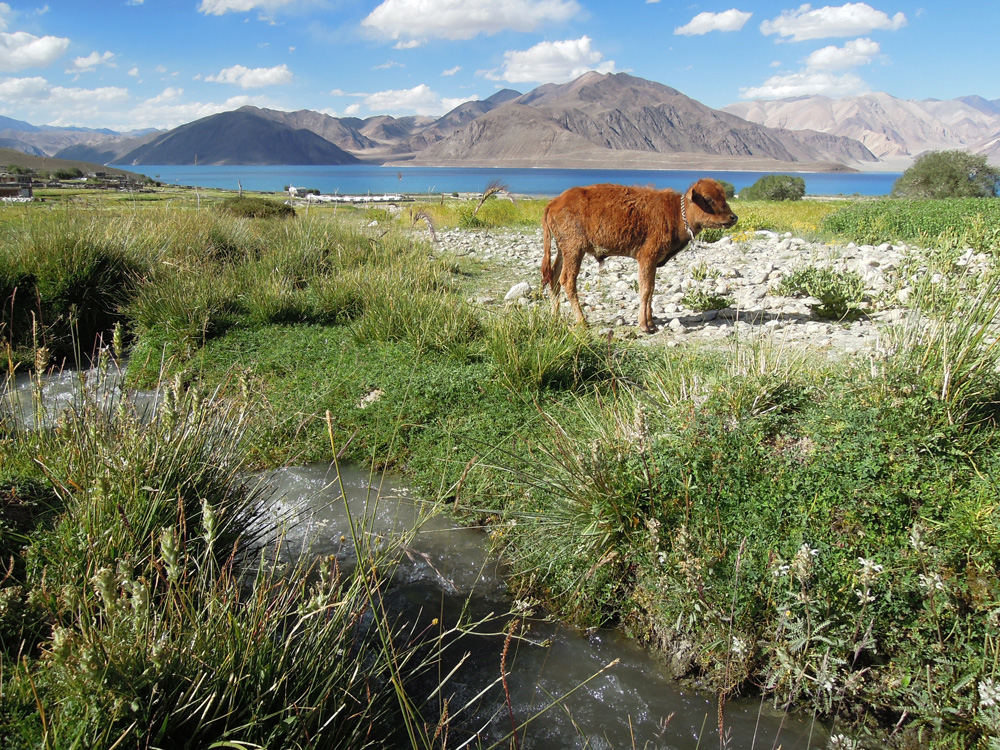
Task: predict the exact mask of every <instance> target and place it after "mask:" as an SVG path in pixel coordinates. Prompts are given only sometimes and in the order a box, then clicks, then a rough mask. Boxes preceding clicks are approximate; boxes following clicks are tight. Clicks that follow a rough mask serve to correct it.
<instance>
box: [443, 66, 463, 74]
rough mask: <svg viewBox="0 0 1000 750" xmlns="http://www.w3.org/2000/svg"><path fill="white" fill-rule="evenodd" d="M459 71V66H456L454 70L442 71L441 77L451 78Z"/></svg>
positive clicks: (460, 67)
mask: <svg viewBox="0 0 1000 750" xmlns="http://www.w3.org/2000/svg"><path fill="white" fill-rule="evenodd" d="M461 69H462V66H461V65H456V66H455V67H454V68H448V70H442V71H441V75H443V76H453V75H455V74H456V73H457V72H458V71H460V70H461Z"/></svg>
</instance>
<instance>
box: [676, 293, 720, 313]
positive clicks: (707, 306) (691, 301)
mask: <svg viewBox="0 0 1000 750" xmlns="http://www.w3.org/2000/svg"><path fill="white" fill-rule="evenodd" d="M681 304H682V305H684V307H687V308H688V309H690V310H694V311H695V312H705V311H706V310H723V309H725V308H727V307H729V306H730V305H732V304H733V301H732V300H731V299H729V298H728V297H721V296H719V295H718V294H712V293H711V292H706V291H705V290H704V289H693V290H691V291H690V292H688V293H687V294H685V295H684V296H683V297H682V298H681Z"/></svg>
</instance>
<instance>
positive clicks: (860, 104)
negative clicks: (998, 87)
mask: <svg viewBox="0 0 1000 750" xmlns="http://www.w3.org/2000/svg"><path fill="white" fill-rule="evenodd" d="M723 111H725V112H729V113H732V114H735V115H738V116H740V117H743V118H746V119H747V120H751V121H753V122H757V123H760V124H762V125H765V126H767V127H772V128H774V127H780V128H795V129H796V130H798V129H806V128H808V129H811V130H814V131H822V132H824V133H829V134H831V135H839V136H847V137H850V138H854V139H856V140H858V141H861V142H862V143H864V144H865V145H866V146H867V147H868V148H869V150H871V151H872V153H874V154H875V155H876V156H878V157H879V159H882V160H883V161H886V162H888V163H892V164H894V165H896V166H898V167H900V168H905V167H906V166H908V164H909V163H910V162H912V160H913V158H914V157H916V156H918V155H919V154H920V153H922V152H924V151H932V150H955V149H957V150H962V151H970V152H973V153H984V154H987V155H988V156H990V157H991V158H993V159H996V158H997V156H998V154H997V153H996V151H997V149H996V142H997V139H998V137H1000V104H998V102H995V101H993V102H991V101H989V100H987V99H983V98H982V97H963V98H961V99H952V100H946V101H942V100H939V99H925V100H920V101H918V100H913V99H898V98H896V97H894V96H890V95H889V94H883V93H874V94H864V95H862V96H848V97H843V98H840V99H831V98H829V97H826V96H802V97H795V98H790V99H777V100H773V101H764V100H758V101H750V102H738V103H736V104H729V105H726V106H725V107H723ZM997 163H1000V161H998V162H997Z"/></svg>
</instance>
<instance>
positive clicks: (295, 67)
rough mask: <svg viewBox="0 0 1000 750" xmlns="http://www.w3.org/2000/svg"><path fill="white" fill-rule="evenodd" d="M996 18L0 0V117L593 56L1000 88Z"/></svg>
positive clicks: (276, 96) (96, 117) (582, 3)
mask: <svg viewBox="0 0 1000 750" xmlns="http://www.w3.org/2000/svg"><path fill="white" fill-rule="evenodd" d="M973 6H974V7H973ZM998 29H1000V3H998V2H996V0H986V1H985V2H977V3H962V2H959V3H957V4H956V3H954V2H947V3H946V2H943V1H941V0H926V1H925V2H923V3H921V4H913V3H910V2H906V1H905V0H898V1H897V0H871V1H870V2H847V3H842V4H831V5H823V4H819V3H817V4H813V5H799V4H796V3H795V2H789V3H784V2H770V1H769V2H741V1H740V0H721V1H720V2H718V3H716V2H705V1H699V2H693V3H692V2H674V1H673V0H613V1H608V0H602V1H598V0H97V1H92V0H49V1H48V2H44V3H21V2H0V114H2V115H6V116H7V117H13V118H15V119H19V120H25V121H27V122H30V123H33V124H36V125H65V126H70V125H72V126H83V127H92V128H111V129H114V130H118V131H128V130H133V129H139V128H169V127H175V126H177V125H180V124H183V123H186V122H191V121H193V120H196V119H198V118H200V117H205V116H207V115H210V114H214V113H216V112H221V111H226V110H231V109H235V108H236V107H239V106H241V105H244V104H253V105H256V106H260V107H269V108H273V109H280V110H296V109H312V110H316V111H320V112H326V113H328V114H331V115H335V116H347V115H350V116H356V117H368V116H371V115H375V114H391V115H395V116H401V115H412V114H421V115H441V114H444V113H445V112H447V111H448V110H449V109H451V108H452V107H454V106H456V105H458V104H460V103H461V102H462V101H466V100H469V99H484V98H486V97H488V96H490V95H491V94H493V93H494V92H496V91H497V90H499V89H502V88H513V89H517V90H518V91H522V92H526V91H529V90H531V89H532V88H535V87H536V86H538V85H540V84H542V83H563V82H566V81H569V80H572V79H573V78H575V77H577V76H578V75H580V74H582V73H583V72H585V71H587V70H598V71H601V72H615V73H620V72H625V73H630V74H632V75H636V76H639V77H642V78H648V79H650V80H653V81H658V82H660V83H664V84H666V85H668V86H672V87H673V88H676V89H678V90H680V91H682V92H683V93H685V94H687V95H688V96H690V97H692V98H694V99H697V100H698V101H701V102H703V103H704V104H707V105H709V106H711V107H722V106H724V105H726V104H730V103H732V102H736V101H741V100H745V99H752V98H764V99H773V98H781V97H785V96H799V95H806V94H825V95H828V96H833V97H840V96H847V95H853V94H860V93H865V92H871V91H883V92H886V93H889V94H892V95H893V96H897V97H900V98H903V99H928V98H933V99H952V98H955V97H959V96H965V95H971V94H978V95H980V96H984V97H986V98H987V99H1000V75H998V72H1000V65H998V63H997V61H996V57H995V56H994V49H995V36H996V34H997V30H998Z"/></svg>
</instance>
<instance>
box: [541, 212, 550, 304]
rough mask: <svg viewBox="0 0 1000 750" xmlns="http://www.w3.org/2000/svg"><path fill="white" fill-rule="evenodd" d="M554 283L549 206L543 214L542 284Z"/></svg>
mask: <svg viewBox="0 0 1000 750" xmlns="http://www.w3.org/2000/svg"><path fill="white" fill-rule="evenodd" d="M551 283H552V230H551V229H549V207H548V206H546V207H545V213H544V214H542V286H543V287H544V286H546V285H547V284H551Z"/></svg>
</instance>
